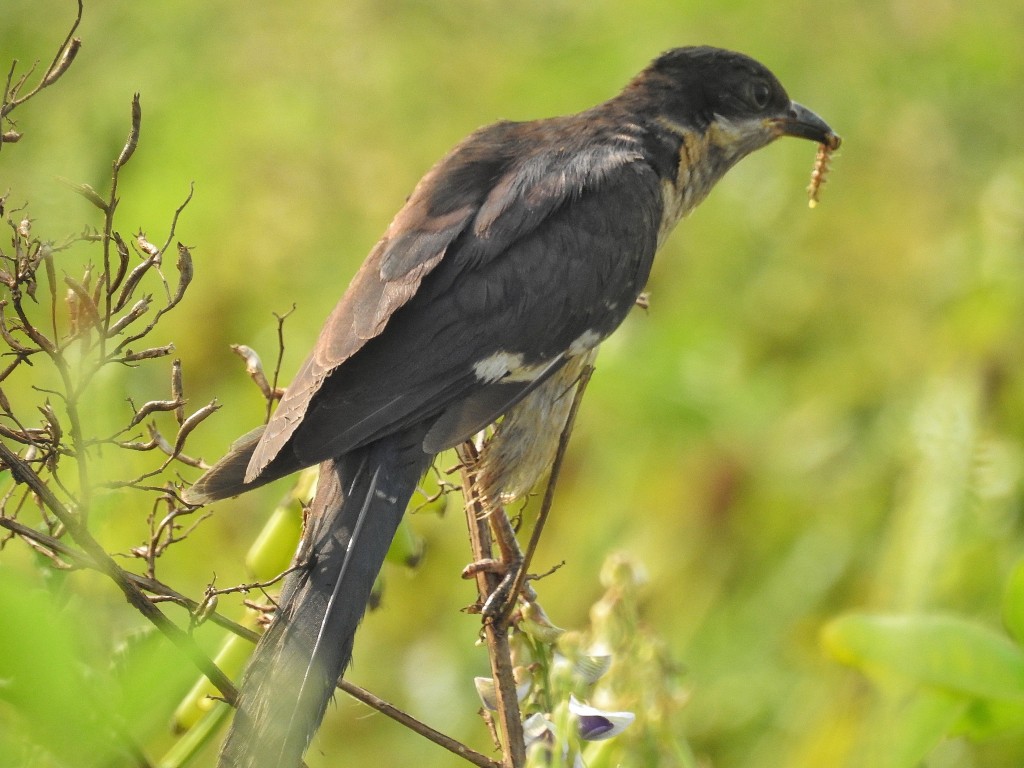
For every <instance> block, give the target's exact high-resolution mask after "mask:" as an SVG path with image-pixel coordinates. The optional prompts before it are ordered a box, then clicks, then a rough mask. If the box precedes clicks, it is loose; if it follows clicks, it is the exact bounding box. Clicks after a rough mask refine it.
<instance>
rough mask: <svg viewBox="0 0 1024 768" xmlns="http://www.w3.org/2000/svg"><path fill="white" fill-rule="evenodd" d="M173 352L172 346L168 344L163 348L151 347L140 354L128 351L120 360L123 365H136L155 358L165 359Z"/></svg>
mask: <svg viewBox="0 0 1024 768" xmlns="http://www.w3.org/2000/svg"><path fill="white" fill-rule="evenodd" d="M173 351H174V345H173V344H168V345H166V346H163V347H151V348H149V349H144V350H142V351H141V352H132V351H131V350H128V351H127V352H125V354H124V357H123V358H121V362H123V363H136V362H138V361H139V360H152V359H153V358H155V357H166V356H167V355H169V354H171V352H173Z"/></svg>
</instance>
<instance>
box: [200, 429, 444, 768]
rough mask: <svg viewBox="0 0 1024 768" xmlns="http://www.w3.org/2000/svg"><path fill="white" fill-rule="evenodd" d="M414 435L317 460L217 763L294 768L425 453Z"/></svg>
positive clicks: (347, 650) (343, 659) (344, 659)
mask: <svg viewBox="0 0 1024 768" xmlns="http://www.w3.org/2000/svg"><path fill="white" fill-rule="evenodd" d="M422 439H423V434H422V432H419V433H417V434H415V435H414V434H409V433H406V434H402V435H397V436H392V437H387V438H384V439H382V440H380V441H377V442H376V443H372V444H371V445H369V446H367V447H365V448H361V449H359V450H357V451H353V452H352V453H349V454H346V455H344V456H341V457H339V458H337V459H332V460H330V461H326V462H324V463H323V464H322V465H321V466H320V480H319V482H318V484H317V493H316V497H315V498H314V500H313V505H312V509H311V514H310V516H309V521H310V522H309V529H308V530H307V532H306V535H305V536H304V539H303V544H302V547H301V549H300V551H299V555H298V560H299V562H300V563H305V564H307V567H304V568H302V569H300V570H298V571H296V572H294V573H293V574H291V576H289V578H288V579H287V580H286V582H285V586H284V590H283V592H282V595H281V602H280V607H279V608H278V611H277V616H276V618H275V619H274V622H273V623H272V624H271V626H270V628H269V629H268V630H267V632H266V633H265V634H264V636H263V638H262V639H261V640H260V643H259V645H258V646H257V647H256V652H255V654H254V655H253V658H252V660H251V661H250V662H249V666H248V668H247V669H246V672H245V675H244V677H243V679H242V684H241V694H240V696H239V702H238V711H237V713H236V714H235V719H234V722H233V724H232V727H231V732H230V733H229V734H228V738H227V740H226V741H225V742H224V745H223V747H222V749H221V754H220V762H219V766H221V768H227V767H229V766H230V768H271V767H272V768H295V766H297V765H299V763H300V761H301V759H302V755H303V753H304V752H305V751H306V748H307V747H308V746H309V742H310V740H311V739H312V738H313V734H314V733H315V732H316V730H317V728H318V727H319V725H320V721H321V720H322V719H323V716H324V712H325V710H326V708H327V703H328V701H330V698H331V695H332V694H333V691H334V688H335V685H336V683H337V681H338V678H339V677H341V675H342V673H343V672H344V670H345V667H346V666H347V665H348V662H349V659H350V657H351V655H352V642H353V639H354V636H355V631H356V627H357V625H358V624H359V621H360V620H361V619H362V616H363V613H364V611H365V609H366V604H367V601H368V600H369V596H370V590H371V589H372V587H373V582H374V580H375V579H376V577H377V573H378V572H379V571H380V568H381V565H382V564H383V562H384V557H385V555H386V554H387V550H388V547H389V546H390V544H391V540H392V538H393V537H394V535H395V531H396V530H397V528H398V524H399V522H400V521H401V519H402V515H403V513H404V512H405V507H406V505H407V504H408V501H409V498H410V496H411V495H412V493H413V491H414V490H415V488H416V484H417V482H419V479H420V476H421V475H422V474H423V472H424V471H425V470H426V468H427V466H429V463H430V459H431V457H430V456H429V455H428V454H425V453H424V452H423V449H422Z"/></svg>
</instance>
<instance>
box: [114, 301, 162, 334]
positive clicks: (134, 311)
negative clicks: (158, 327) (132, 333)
mask: <svg viewBox="0 0 1024 768" xmlns="http://www.w3.org/2000/svg"><path fill="white" fill-rule="evenodd" d="M152 300H153V298H152V297H151V296H144V297H143V298H141V299H139V300H138V301H137V302H135V304H134V306H132V308H131V309H130V310H128V312H127V313H126V314H124V315H121V317H119V318H118V319H117V320H116V321H114V322H113V323H111V325H110V328H108V329H107V337H108V338H110V337H112V336H116V335H117V334H119V333H120V332H121V331H123V330H124V329H125V328H127V327H128V326H129V325H131V324H132V323H134V322H135V321H136V320H138V319H139V318H140V317H142V315H144V314H145V313H146V310H148V309H149V305H150V302H151V301H152Z"/></svg>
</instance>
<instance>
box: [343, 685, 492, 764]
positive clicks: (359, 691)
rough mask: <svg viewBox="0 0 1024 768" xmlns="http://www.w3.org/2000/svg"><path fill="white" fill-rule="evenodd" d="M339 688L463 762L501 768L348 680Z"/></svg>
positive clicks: (482, 755)
mask: <svg viewBox="0 0 1024 768" xmlns="http://www.w3.org/2000/svg"><path fill="white" fill-rule="evenodd" d="M338 688H339V689H340V690H342V691H344V692H345V693H347V694H348V695H349V696H351V697H352V698H354V699H357V700H358V701H361V702H363V703H364V704H366V705H367V706H369V707H372V708H373V709H375V710H377V711H378V712H380V713H381V714H382V715H386V716H388V717H390V718H391V719H392V720H394V721H396V722H398V723H401V724H402V725H404V726H405V727H406V728H408V729H409V730H411V731H413V732H415V733H418V734H419V735H420V736H422V737H423V738H425V739H427V740H429V741H432V742H434V743H435V744H437V745H438V746H440V747H444V748H445V749H447V750H448V751H449V752H451V753H452V754H453V755H456V756H457V757H461V758H462V759H463V760H466V761H467V762H470V763H472V764H473V765H476V766H479V767H480V768H501V766H502V764H501V763H499V762H497V761H495V760H492V759H491V758H489V757H487V755H484V754H481V753H480V752H477V751H475V750H472V749H470V748H469V747H467V746H466V745H465V744H463V743H462V742H460V741H456V740H455V739H453V738H451V737H450V736H446V735H445V734H443V733H441V732H440V731H438V730H435V729H434V728H431V727H430V726H429V725H427V724H426V723H424V722H422V721H421V720H417V719H416V718H415V717H412V716H411V715H409V714H408V713H406V712H403V711H402V710H400V709H399V708H398V707H396V706H394V705H393V704H390V703H389V702H387V701H385V700H384V699H382V698H380V697H379V696H375V695H374V694H372V693H370V692H369V691H368V690H366V689H365V688H360V687H359V686H358V685H355V684H353V683H350V682H349V681H348V680H345V679H344V678H341V679H339V680H338Z"/></svg>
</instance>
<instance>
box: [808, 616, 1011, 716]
mask: <svg viewBox="0 0 1024 768" xmlns="http://www.w3.org/2000/svg"><path fill="white" fill-rule="evenodd" d="M822 639H823V642H824V644H825V647H826V648H827V649H828V650H829V652H830V653H831V654H832V655H833V656H834V657H835V658H836V659H838V660H839V661H842V662H844V663H847V664H851V665H853V666H856V667H859V668H860V669H862V670H864V671H865V672H866V673H868V674H870V675H872V676H876V677H879V678H880V679H881V680H883V681H884V680H887V679H888V680H892V679H902V680H910V681H913V682H916V683H918V684H921V685H930V686H936V687H939V688H944V689H946V690H949V691H954V692H957V693H961V694H964V695H966V696H972V697H979V698H986V699H1003V700H1010V701H1024V651H1022V650H1021V649H1020V648H1019V647H1018V646H1017V645H1015V644H1014V643H1013V642H1012V641H1011V640H1009V639H1008V638H1006V637H1005V636H1003V635H1001V634H999V633H998V632H995V631H993V630H991V629H988V628H987V627H984V626H982V625H981V624H977V623H974V622H971V621H967V620H965V619H960V618H956V617H953V616H943V615H933V614H927V615H921V614H919V615H909V616H881V615H867V614H849V615H846V616H842V617H840V618H838V619H836V620H834V621H832V622H831V623H830V624H828V625H827V626H826V627H825V629H824V630H823V634H822Z"/></svg>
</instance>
